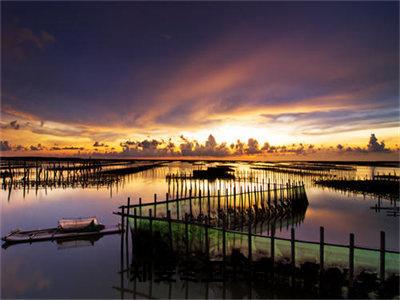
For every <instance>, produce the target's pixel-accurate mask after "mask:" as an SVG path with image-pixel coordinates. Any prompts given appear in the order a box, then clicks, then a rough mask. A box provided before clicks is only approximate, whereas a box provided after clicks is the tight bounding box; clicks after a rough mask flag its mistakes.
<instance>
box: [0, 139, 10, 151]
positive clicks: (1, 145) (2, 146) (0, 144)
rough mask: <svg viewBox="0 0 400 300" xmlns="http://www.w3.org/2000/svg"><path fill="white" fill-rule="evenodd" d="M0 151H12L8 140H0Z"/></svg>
mask: <svg viewBox="0 0 400 300" xmlns="http://www.w3.org/2000/svg"><path fill="white" fill-rule="evenodd" d="M0 151H11V145H10V144H9V142H8V141H0Z"/></svg>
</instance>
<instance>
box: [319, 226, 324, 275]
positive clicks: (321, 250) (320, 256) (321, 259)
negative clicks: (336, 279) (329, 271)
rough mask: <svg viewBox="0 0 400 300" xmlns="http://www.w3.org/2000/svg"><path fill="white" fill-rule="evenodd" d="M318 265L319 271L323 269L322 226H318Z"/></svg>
mask: <svg viewBox="0 0 400 300" xmlns="http://www.w3.org/2000/svg"><path fill="white" fill-rule="evenodd" d="M319 267H320V271H321V273H322V272H323V270H324V227H323V226H321V227H320V228H319Z"/></svg>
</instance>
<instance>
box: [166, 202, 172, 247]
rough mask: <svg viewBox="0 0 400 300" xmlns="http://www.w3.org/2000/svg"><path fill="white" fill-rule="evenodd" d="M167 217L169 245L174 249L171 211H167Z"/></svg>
mask: <svg viewBox="0 0 400 300" xmlns="http://www.w3.org/2000/svg"><path fill="white" fill-rule="evenodd" d="M167 219H168V234H169V245H170V247H171V248H170V249H171V250H172V223H171V211H170V210H169V211H167Z"/></svg>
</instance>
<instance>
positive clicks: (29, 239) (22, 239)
mask: <svg viewBox="0 0 400 300" xmlns="http://www.w3.org/2000/svg"><path fill="white" fill-rule="evenodd" d="M120 232H122V228H121V226H120V225H115V226H106V227H105V228H104V229H102V230H98V231H80V232H79V231H77V232H60V231H59V230H58V228H48V229H42V230H32V231H17V232H13V233H10V234H9V235H7V236H5V237H3V238H2V240H3V241H5V242H6V243H8V244H17V243H33V242H42V241H53V240H56V241H57V240H66V239H69V240H70V239H78V238H82V237H91V236H103V235H108V234H115V233H120Z"/></svg>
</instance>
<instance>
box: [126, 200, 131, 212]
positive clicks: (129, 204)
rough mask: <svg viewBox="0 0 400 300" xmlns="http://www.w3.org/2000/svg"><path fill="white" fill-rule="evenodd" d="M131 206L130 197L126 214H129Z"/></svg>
mask: <svg viewBox="0 0 400 300" xmlns="http://www.w3.org/2000/svg"><path fill="white" fill-rule="evenodd" d="M130 206H131V198H130V197H128V203H127V207H126V214H127V215H129V210H130Z"/></svg>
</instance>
